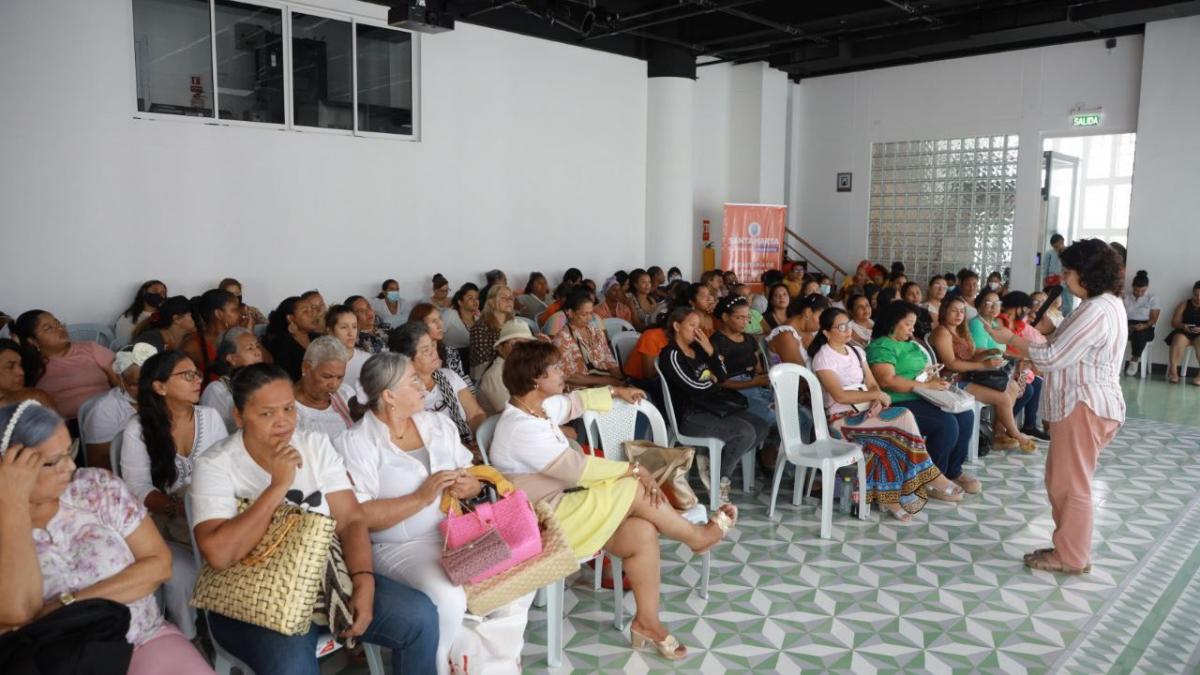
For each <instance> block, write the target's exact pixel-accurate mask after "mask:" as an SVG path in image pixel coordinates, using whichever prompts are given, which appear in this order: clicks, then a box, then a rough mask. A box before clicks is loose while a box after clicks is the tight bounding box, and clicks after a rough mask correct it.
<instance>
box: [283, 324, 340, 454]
mask: <svg viewBox="0 0 1200 675" xmlns="http://www.w3.org/2000/svg"><path fill="white" fill-rule="evenodd" d="M350 356H351V351H350V350H349V349H347V348H346V345H344V344H342V343H341V341H339V340H338V339H337V338H335V337H333V336H332V335H322V336H321V337H319V338H317V339H315V340H313V341H312V342H310V343H309V345H308V349H306V350H305V351H304V363H303V365H302V366H301V375H300V379H299V380H296V384H295V387H294V390H295V391H294V393H295V396H296V414H297V416H298V422H297V423H298V424H299V425H300V428H301V429H303V430H305V431H319V432H321V433H323V434H325V435H327V436H329V437H330V438H337V437H338V436H339V435H340V434H343V433H345V431H346V430H347V429H349V428H350V427H351V426H353V424H354V418H353V417H352V416H351V414H350V399H352V398H354V393H355V392H354V390H352V389H350V388H349V387H347V386H346V385H345V383H344V380H345V377H346V363H347V362H348V361H349V360H350Z"/></svg>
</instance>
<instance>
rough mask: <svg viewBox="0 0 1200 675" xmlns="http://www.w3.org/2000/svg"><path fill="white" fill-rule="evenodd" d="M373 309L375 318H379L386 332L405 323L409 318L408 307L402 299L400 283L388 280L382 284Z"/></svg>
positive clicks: (373, 303)
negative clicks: (407, 317)
mask: <svg viewBox="0 0 1200 675" xmlns="http://www.w3.org/2000/svg"><path fill="white" fill-rule="evenodd" d="M371 309H374V310H375V316H376V317H378V318H379V322H380V324H381V325H382V327H383V329H384V330H391V329H392V328H395V327H396V326H399V325H400V324H402V323H404V317H406V316H408V307H407V306H405V304H404V298H401V297H400V282H399V281H396V280H395V279H388V280H386V281H384V282H383V283H382V284H380V285H379V295H377V296H375V300H373V301H372V302H371Z"/></svg>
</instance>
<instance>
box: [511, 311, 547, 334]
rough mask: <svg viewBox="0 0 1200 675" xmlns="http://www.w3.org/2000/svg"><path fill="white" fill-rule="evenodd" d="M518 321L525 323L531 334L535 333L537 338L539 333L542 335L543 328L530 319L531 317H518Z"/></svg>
mask: <svg viewBox="0 0 1200 675" xmlns="http://www.w3.org/2000/svg"><path fill="white" fill-rule="evenodd" d="M516 319H517V320H518V321H520V322H522V323H524V324H525V325H526V326H529V332H530V333H533V334H534V335H535V336H536V335H537V334H538V333H541V332H542V327H541V326H539V325H538V324H537V322H536V321H534V320H533V319H530V318H529V317H527V316H518V317H516Z"/></svg>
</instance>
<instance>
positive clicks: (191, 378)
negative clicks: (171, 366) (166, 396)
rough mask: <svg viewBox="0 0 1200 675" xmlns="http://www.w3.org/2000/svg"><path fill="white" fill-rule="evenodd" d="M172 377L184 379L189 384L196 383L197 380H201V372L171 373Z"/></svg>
mask: <svg viewBox="0 0 1200 675" xmlns="http://www.w3.org/2000/svg"><path fill="white" fill-rule="evenodd" d="M171 377H182V378H183V379H184V380H185V381H187V382H195V381H196V380H198V379H200V371H198V370H184V371H180V372H178V373H171Z"/></svg>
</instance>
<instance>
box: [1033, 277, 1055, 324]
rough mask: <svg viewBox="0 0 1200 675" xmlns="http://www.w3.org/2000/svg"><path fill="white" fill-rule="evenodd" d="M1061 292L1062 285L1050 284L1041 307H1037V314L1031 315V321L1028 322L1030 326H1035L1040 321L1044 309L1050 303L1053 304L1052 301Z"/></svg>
mask: <svg viewBox="0 0 1200 675" xmlns="http://www.w3.org/2000/svg"><path fill="white" fill-rule="evenodd" d="M1062 292H1063V287H1062V286H1052V287H1051V288H1050V290H1048V291H1046V300H1045V302H1043V303H1042V306H1041V308H1039V309H1038V311H1037V314H1034V315H1033V321H1032V322H1030V324H1029V325H1030V326H1033V327H1034V328H1037V325H1038V324H1039V323H1041V322H1042V317H1044V316H1046V310H1048V309H1050V305H1053V304H1054V301H1055V300H1057V299H1058V296H1060V295H1062Z"/></svg>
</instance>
